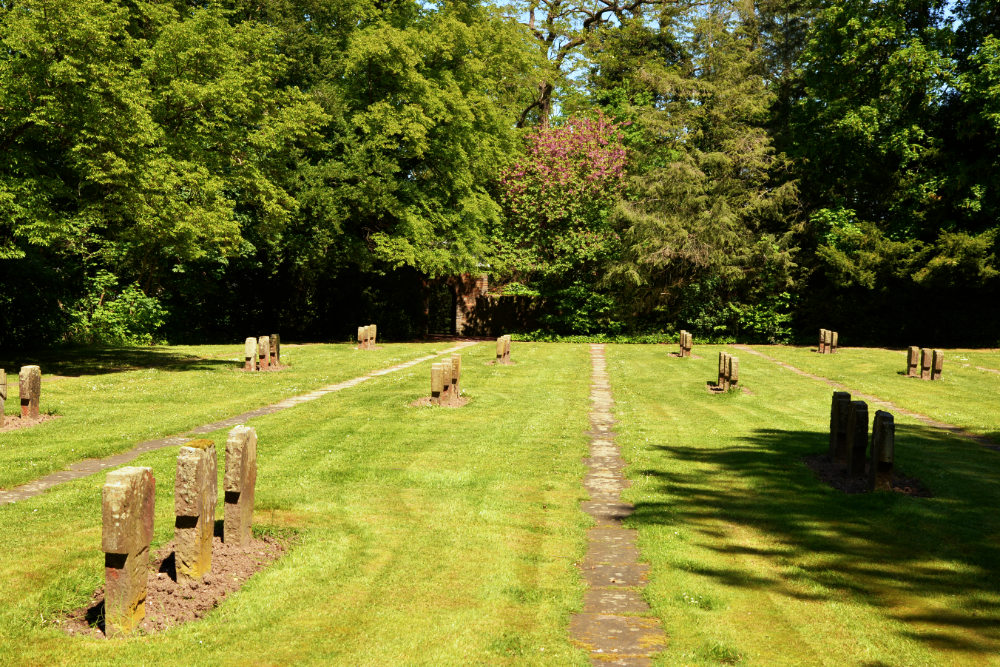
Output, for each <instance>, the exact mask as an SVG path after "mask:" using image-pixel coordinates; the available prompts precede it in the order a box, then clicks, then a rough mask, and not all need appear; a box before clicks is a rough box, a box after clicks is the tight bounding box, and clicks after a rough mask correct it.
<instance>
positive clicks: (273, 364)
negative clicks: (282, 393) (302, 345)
mask: <svg viewBox="0 0 1000 667" xmlns="http://www.w3.org/2000/svg"><path fill="white" fill-rule="evenodd" d="M280 366H281V336H279V335H278V334H271V335H270V336H261V337H259V338H247V339H246V341H244V342H243V370H245V371H266V370H268V369H269V368H278V367H280Z"/></svg>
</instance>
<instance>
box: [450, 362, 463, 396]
mask: <svg viewBox="0 0 1000 667" xmlns="http://www.w3.org/2000/svg"><path fill="white" fill-rule="evenodd" d="M461 381H462V355H460V354H453V355H451V396H452V398H453V399H454V400H458V397H459V396H460V395H461V394H462V390H461Z"/></svg>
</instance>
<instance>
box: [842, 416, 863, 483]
mask: <svg viewBox="0 0 1000 667" xmlns="http://www.w3.org/2000/svg"><path fill="white" fill-rule="evenodd" d="M846 449H847V474H848V476H850V477H860V476H861V475H864V474H865V450H867V449H868V404H867V403H865V402H864V401H851V402H850V404H849V407H848V413H847V447H846Z"/></svg>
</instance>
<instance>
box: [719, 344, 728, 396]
mask: <svg viewBox="0 0 1000 667" xmlns="http://www.w3.org/2000/svg"><path fill="white" fill-rule="evenodd" d="M716 384H717V386H718V387H719V389H721V390H723V391H726V390H728V389H729V353H728V352H719V380H718V382H717V383H716Z"/></svg>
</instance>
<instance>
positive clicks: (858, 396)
mask: <svg viewBox="0 0 1000 667" xmlns="http://www.w3.org/2000/svg"><path fill="white" fill-rule="evenodd" d="M733 347H736V348H739V349H741V350H746V351H747V352H749V353H750V354H755V355H757V356H758V357H763V358H764V359H767V360H768V361H770V362H772V363H775V364H777V365H779V366H781V367H782V368H786V369H788V370H790V371H792V372H793V373H797V374H798V375H801V376H803V377H807V378H810V379H812V380H819V381H820V382H825V383H826V384H828V385H830V386H831V387H833V388H835V389H839V390H840V391H846V392H850V394H851V398H852V399H854V400H862V401H867V402H868V403H871V404H872V405H874V406H875V407H877V408H878V409H880V410H888V411H890V412H895V413H896V414H900V415H905V416H907V417H913V418H914V419H916V420H917V421H919V422H923V423H924V424H927V425H928V426H932V427H934V428H936V429H940V430H942V431H947V432H948V433H951V434H953V435H957V436H958V437H960V438H965V439H966V440H972V441H973V442H975V443H976V444H978V445H982V446H983V447H986V448H987V449H995V450H998V451H1000V445H998V444H997V443H995V442H993V441H992V440H990V439H989V438H987V437H986V436H984V435H979V434H977V433H972V432H970V431H966V430H965V429H964V428H962V427H961V426H955V425H954V424H948V423H946V422H941V421H938V420H936V419H932V418H931V417H928V416H927V415H923V414H920V413H919V412H914V411H912V410H907V409H906V408H901V407H899V406H898V405H896V404H895V403H892V402H891V401H886V400H884V399H881V398H879V397H878V396H872V395H871V394H864V393H862V392H860V391H856V390H854V389H851V388H850V387H848V386H846V385H843V384H841V383H839V382H836V381H834V380H831V379H830V378H826V377H823V376H822V375H815V374H813V373H808V372H806V371H804V370H801V369H799V368H796V367H795V366H792V365H791V364H788V363H785V362H784V361H781V360H780V359H775V358H774V357H772V356H769V355H767V354H764V353H763V352H761V351H759V350H755V349H753V348H752V347H750V346H749V345H733Z"/></svg>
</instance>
